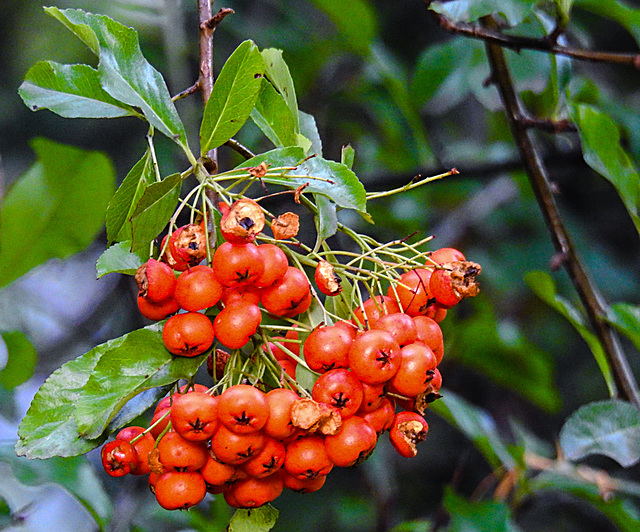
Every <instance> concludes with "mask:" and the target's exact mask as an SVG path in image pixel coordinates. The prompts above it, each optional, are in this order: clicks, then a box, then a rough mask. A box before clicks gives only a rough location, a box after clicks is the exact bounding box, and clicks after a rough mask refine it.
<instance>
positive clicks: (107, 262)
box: [96, 240, 143, 279]
mask: <svg viewBox="0 0 640 532" xmlns="http://www.w3.org/2000/svg"><path fill="white" fill-rule="evenodd" d="M130 249H131V241H129V240H125V241H124V242H118V243H117V244H114V245H113V246H111V247H109V248H107V249H106V250H105V251H104V252H103V253H102V255H100V257H98V262H97V263H96V275H97V278H98V279H100V277H102V276H104V275H107V274H108V273H124V274H127V275H134V274H135V273H136V270H137V269H138V267H139V266H141V265H142V264H143V261H142V259H141V258H140V256H139V255H137V254H135V253H131V251H130Z"/></svg>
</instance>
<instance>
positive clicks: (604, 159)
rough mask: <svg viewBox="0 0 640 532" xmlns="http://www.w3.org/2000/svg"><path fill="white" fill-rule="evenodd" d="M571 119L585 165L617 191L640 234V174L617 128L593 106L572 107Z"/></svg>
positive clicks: (609, 118)
mask: <svg viewBox="0 0 640 532" xmlns="http://www.w3.org/2000/svg"><path fill="white" fill-rule="evenodd" d="M571 118H572V120H573V121H574V123H575V124H576V126H577V127H578V133H579V134H580V141H581V144H582V156H583V157H584V160H585V162H586V163H587V164H588V165H589V166H590V167H591V168H593V169H594V170H595V171H596V172H598V173H599V174H601V175H602V176H604V177H605V178H607V179H608V180H609V182H611V184H612V185H613V186H614V187H615V188H616V190H617V191H618V194H619V195H620V197H621V198H622V201H623V203H624V205H625V207H626V208H627V211H628V212H629V215H630V216H631V219H632V220H633V223H634V224H635V226H636V230H637V231H638V232H640V174H639V173H638V171H637V169H636V168H635V166H634V164H633V162H632V160H631V157H629V155H628V154H627V152H626V151H625V150H624V149H623V148H622V146H621V145H620V131H619V129H618V126H617V125H616V123H615V122H614V121H613V120H612V119H611V117H609V115H607V114H605V113H603V112H601V111H599V110H598V109H596V108H595V107H592V106H590V105H584V104H578V105H573V106H572V107H571Z"/></svg>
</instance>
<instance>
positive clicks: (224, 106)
mask: <svg viewBox="0 0 640 532" xmlns="http://www.w3.org/2000/svg"><path fill="white" fill-rule="evenodd" d="M264 71H265V67H264V63H263V61H262V56H261V55H260V51H259V50H258V47H257V46H256V45H255V44H254V43H253V42H252V41H244V42H243V43H242V44H240V46H238V47H237V48H236V49H235V51H234V52H233V53H232V54H231V56H230V57H229V59H227V61H226V62H225V64H224V66H223V67H222V70H221V71H220V75H219V76H218V79H217V80H216V82H215V84H214V86H213V91H212V92H211V96H210V97H209V101H208V102H207V105H206V107H205V110H204V116H203V118H202V126H201V127H200V147H201V152H202V154H203V155H205V154H206V153H207V152H208V151H209V150H211V149H213V148H217V147H218V146H221V145H222V144H224V143H225V142H227V141H228V140H229V139H230V138H231V137H232V136H233V135H235V134H236V133H237V132H238V130H239V129H240V128H241V127H242V126H243V125H244V123H245V122H246V121H247V119H248V118H249V115H250V113H251V110H252V109H253V106H254V104H255V101H256V99H257V97H258V94H259V93H260V87H261V85H262V76H263V75H264Z"/></svg>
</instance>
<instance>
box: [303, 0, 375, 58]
mask: <svg viewBox="0 0 640 532" xmlns="http://www.w3.org/2000/svg"><path fill="white" fill-rule="evenodd" d="M312 1H313V4H315V6H316V7H317V8H318V9H320V10H321V11H324V12H325V13H326V14H327V15H328V16H329V18H330V19H331V21H332V22H333V23H334V24H335V25H336V28H337V29H338V32H339V35H340V37H342V38H343V39H344V41H345V44H346V45H347V46H348V47H349V48H351V49H352V50H353V51H355V52H357V53H358V54H360V55H362V56H365V57H366V56H367V55H368V53H369V47H370V46H371V43H372V42H373V40H374V39H375V37H376V35H377V34H378V22H377V18H376V13H375V11H374V9H373V7H372V6H371V4H370V3H369V2H367V1H365V0H349V2H344V1H342V0H312Z"/></svg>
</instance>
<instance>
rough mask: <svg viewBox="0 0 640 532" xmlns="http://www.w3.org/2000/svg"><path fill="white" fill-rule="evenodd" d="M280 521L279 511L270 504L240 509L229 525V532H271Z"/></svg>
mask: <svg viewBox="0 0 640 532" xmlns="http://www.w3.org/2000/svg"><path fill="white" fill-rule="evenodd" d="M277 519H278V510H276V509H275V508H274V507H273V506H271V505H270V504H265V505H264V506H259V507H258V508H250V509H242V508H241V509H238V510H236V513H235V514H233V517H232V518H231V522H230V523H229V528H228V531H229V532H269V530H271V529H272V528H273V527H274V526H275V525H276V520H277Z"/></svg>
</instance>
